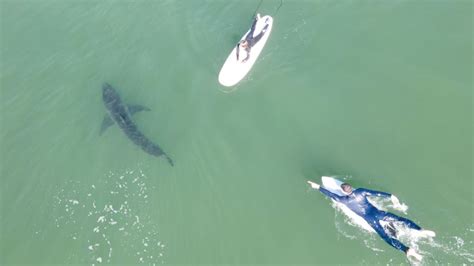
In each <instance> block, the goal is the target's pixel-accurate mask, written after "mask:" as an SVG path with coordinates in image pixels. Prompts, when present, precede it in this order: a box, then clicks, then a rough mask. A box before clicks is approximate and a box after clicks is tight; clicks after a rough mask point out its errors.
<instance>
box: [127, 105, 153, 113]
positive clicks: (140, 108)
mask: <svg viewBox="0 0 474 266" xmlns="http://www.w3.org/2000/svg"><path fill="white" fill-rule="evenodd" d="M127 107H128V112H129V113H130V115H134V114H136V113H138V112H140V111H150V110H151V109H150V108H148V107H146V106H142V105H128V106H127Z"/></svg>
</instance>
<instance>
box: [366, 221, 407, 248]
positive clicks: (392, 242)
mask: <svg viewBox="0 0 474 266" xmlns="http://www.w3.org/2000/svg"><path fill="white" fill-rule="evenodd" d="M369 224H370V225H371V226H372V228H374V230H375V232H377V234H378V235H379V236H380V237H381V238H382V239H383V240H384V241H385V242H387V243H388V244H389V245H390V246H392V247H394V248H396V249H398V250H400V251H403V252H404V253H406V252H407V250H408V247H407V246H405V245H403V244H402V243H401V242H400V241H398V240H397V239H395V238H392V237H390V236H389V235H387V233H386V232H385V230H384V229H383V227H382V225H381V224H380V222H379V221H378V220H374V221H371V222H369Z"/></svg>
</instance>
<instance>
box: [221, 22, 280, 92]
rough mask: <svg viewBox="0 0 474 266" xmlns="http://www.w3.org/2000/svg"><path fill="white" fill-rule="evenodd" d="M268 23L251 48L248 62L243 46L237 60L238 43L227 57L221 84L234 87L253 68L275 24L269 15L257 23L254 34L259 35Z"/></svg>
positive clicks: (222, 71) (222, 70)
mask: <svg viewBox="0 0 474 266" xmlns="http://www.w3.org/2000/svg"><path fill="white" fill-rule="evenodd" d="M266 25H268V28H267V30H266V31H265V33H264V34H263V36H262V38H261V39H260V40H259V41H258V42H257V43H256V44H255V45H254V46H253V47H252V48H251V50H250V58H249V59H248V60H247V62H245V63H243V62H242V59H244V58H245V57H247V53H246V52H245V50H244V49H242V48H239V49H240V51H239V61H237V54H236V53H237V44H236V46H235V47H234V49H233V50H232V52H231V53H230V54H229V56H228V57H227V60H226V61H225V63H224V65H223V66H222V69H221V71H220V72H219V83H220V84H222V85H223V86H226V87H232V86H234V85H236V84H237V83H239V81H241V80H242V79H243V78H244V77H245V76H246V75H247V73H248V72H249V71H250V69H252V67H253V65H254V64H255V61H257V58H258V56H259V55H260V53H261V52H262V50H263V47H264V46H265V43H266V42H267V40H268V37H269V36H270V32H271V30H272V25H273V18H272V17H271V16H268V15H267V16H263V17H261V18H260V19H259V20H258V21H257V24H256V25H255V31H254V33H253V36H257V35H258V34H259V33H260V32H261V31H262V29H263V28H264V27H265V26H266ZM249 32H250V29H249V30H248V31H247V32H246V33H245V34H244V35H243V36H242V38H241V39H240V40H243V39H244V38H245V36H246V35H247V34H248V33H249Z"/></svg>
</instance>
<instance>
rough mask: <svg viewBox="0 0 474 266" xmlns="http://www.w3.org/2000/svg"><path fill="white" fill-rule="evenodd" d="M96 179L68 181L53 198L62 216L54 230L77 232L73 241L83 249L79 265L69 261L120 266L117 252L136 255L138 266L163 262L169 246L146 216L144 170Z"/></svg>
mask: <svg viewBox="0 0 474 266" xmlns="http://www.w3.org/2000/svg"><path fill="white" fill-rule="evenodd" d="M98 180H99V181H97V183H95V184H82V183H81V182H78V181H74V182H67V183H66V184H65V185H64V186H63V188H61V189H59V192H58V194H57V195H56V196H55V197H54V199H55V212H57V213H60V215H58V216H57V217H56V218H55V224H56V227H57V228H58V230H64V231H66V232H73V233H72V234H71V236H72V239H73V240H74V241H79V243H82V245H83V246H84V249H83V250H82V251H78V254H76V256H75V257H77V258H79V259H80V261H71V262H70V263H91V264H95V263H99V264H100V263H119V262H120V261H117V260H114V257H113V254H114V253H116V252H119V253H120V254H128V255H129V256H130V257H135V259H136V262H137V263H147V264H158V263H164V260H163V253H164V248H165V246H164V245H163V244H162V241H160V240H159V237H158V230H157V228H156V226H155V224H156V223H155V222H153V221H152V219H151V217H150V216H149V215H148V213H147V212H146V209H147V205H148V200H149V195H148V192H147V191H148V186H147V184H146V180H147V177H146V175H145V174H144V173H143V172H142V170H140V169H138V170H126V171H125V172H121V173H119V174H115V173H113V172H110V173H109V174H107V175H106V176H104V177H103V178H100V179H98ZM153 191H157V190H156V189H153ZM79 203H81V204H79ZM69 239H71V238H69ZM71 241H72V240H71ZM117 249H118V250H119V251H116V250H117ZM113 251H115V252H113ZM153 254H155V256H153ZM156 254H160V255H156Z"/></svg>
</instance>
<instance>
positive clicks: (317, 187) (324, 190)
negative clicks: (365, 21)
mask: <svg viewBox="0 0 474 266" xmlns="http://www.w3.org/2000/svg"><path fill="white" fill-rule="evenodd" d="M308 184H309V185H310V186H311V187H312V188H314V189H317V190H319V191H321V193H323V194H324V195H326V196H328V197H330V198H331V199H334V200H337V201H339V199H340V198H341V196H339V195H336V194H334V193H332V192H331V191H329V190H327V189H325V188H323V187H321V186H320V185H319V184H318V183H315V182H313V181H309V180H308Z"/></svg>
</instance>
